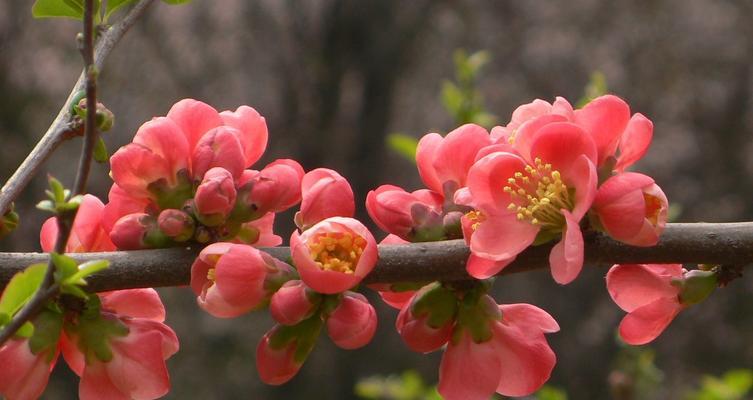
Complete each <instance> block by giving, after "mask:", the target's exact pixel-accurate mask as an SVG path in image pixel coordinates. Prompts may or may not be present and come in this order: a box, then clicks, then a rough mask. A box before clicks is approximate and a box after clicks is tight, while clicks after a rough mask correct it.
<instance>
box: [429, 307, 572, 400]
mask: <svg viewBox="0 0 753 400" xmlns="http://www.w3.org/2000/svg"><path fill="white" fill-rule="evenodd" d="M491 302H493V300H492V301H491ZM499 311H500V312H501V318H500V319H499V320H491V321H490V323H489V335H490V336H489V337H488V339H486V340H479V339H474V335H473V334H472V332H471V331H470V330H468V329H466V328H464V327H462V326H460V325H459V326H458V327H457V328H456V329H457V330H458V332H456V333H455V334H453V336H452V340H451V341H450V343H449V344H448V345H447V350H445V353H444V355H443V356H442V362H441V365H440V370H439V386H438V390H439V393H440V394H441V395H442V397H443V398H445V399H448V400H453V399H462V400H474V399H479V400H480V399H488V398H489V397H491V395H492V394H494V392H497V393H499V394H502V395H504V396H526V395H529V394H531V393H533V392H535V391H536V390H538V389H539V388H540V387H541V386H542V385H543V384H544V383H545V382H546V381H547V380H548V379H549V376H550V374H551V372H552V369H553V368H554V364H555V363H556V357H555V355H554V352H553V351H552V349H551V348H550V347H549V344H548V343H547V341H546V338H545V337H544V333H552V332H557V331H558V330H559V326H558V325H557V322H556V321H555V320H554V319H553V318H552V317H551V316H550V315H549V314H547V313H546V312H545V311H544V310H541V309H540V308H537V307H534V306H532V305H530V304H508V305H499Z"/></svg>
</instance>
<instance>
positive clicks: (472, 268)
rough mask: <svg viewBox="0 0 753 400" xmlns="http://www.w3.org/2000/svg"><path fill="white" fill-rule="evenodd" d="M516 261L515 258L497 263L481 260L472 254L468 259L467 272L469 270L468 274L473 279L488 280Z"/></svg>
mask: <svg viewBox="0 0 753 400" xmlns="http://www.w3.org/2000/svg"><path fill="white" fill-rule="evenodd" d="M514 260H515V257H512V258H508V259H504V260H499V261H495V260H489V259H486V258H481V257H479V256H477V255H475V254H472V253H471V255H470V256H469V257H468V261H467V262H466V264H465V268H466V270H468V274H470V275H471V276H472V277H474V278H476V279H487V278H491V277H492V276H494V275H497V274H498V273H499V272H500V271H502V270H503V269H504V268H505V267H506V266H508V265H509V264H510V263H511V262H513V261H514Z"/></svg>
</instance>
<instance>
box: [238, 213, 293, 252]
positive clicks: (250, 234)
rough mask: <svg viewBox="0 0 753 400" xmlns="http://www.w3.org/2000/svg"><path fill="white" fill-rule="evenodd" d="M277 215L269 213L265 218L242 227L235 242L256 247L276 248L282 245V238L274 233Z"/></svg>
mask: <svg viewBox="0 0 753 400" xmlns="http://www.w3.org/2000/svg"><path fill="white" fill-rule="evenodd" d="M274 222H275V213H273V212H269V213H266V214H264V216H263V217H261V218H258V219H255V220H253V221H249V222H246V223H244V224H242V225H241V228H240V230H239V231H238V233H237V234H236V236H235V238H233V240H232V241H233V242H235V243H242V244H252V245H254V246H255V247H275V246H279V245H281V244H282V238H281V237H280V236H278V235H275V233H274V232H273V228H274Z"/></svg>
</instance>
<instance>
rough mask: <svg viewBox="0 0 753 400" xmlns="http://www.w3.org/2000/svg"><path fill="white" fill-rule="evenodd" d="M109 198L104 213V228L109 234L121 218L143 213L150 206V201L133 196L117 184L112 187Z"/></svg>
mask: <svg viewBox="0 0 753 400" xmlns="http://www.w3.org/2000/svg"><path fill="white" fill-rule="evenodd" d="M107 198H108V202H107V204H105V208H104V211H103V212H102V228H103V229H104V230H105V232H108V233H109V232H110V231H111V230H112V227H113V226H114V225H115V223H116V222H118V220H119V219H120V218H122V217H124V216H126V215H128V214H133V213H143V212H144V210H145V209H146V206H147V204H149V199H147V198H145V197H134V196H131V194H130V193H129V192H126V191H125V190H123V189H122V188H121V187H120V186H118V185H117V184H115V183H113V184H112V187H110V193H109V194H108V195H107Z"/></svg>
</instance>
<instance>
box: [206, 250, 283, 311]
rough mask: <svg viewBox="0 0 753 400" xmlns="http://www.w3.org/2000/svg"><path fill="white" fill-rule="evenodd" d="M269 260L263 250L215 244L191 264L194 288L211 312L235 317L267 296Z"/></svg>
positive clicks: (249, 309) (255, 305) (250, 308)
mask: <svg viewBox="0 0 753 400" xmlns="http://www.w3.org/2000/svg"><path fill="white" fill-rule="evenodd" d="M267 269H268V266H267V263H266V262H265V260H264V259H263V258H262V255H261V254H260V253H259V250H257V249H255V248H253V247H251V246H247V245H243V244H234V243H212V244H210V245H209V246H207V247H205V248H204V249H203V250H202V251H201V253H199V257H198V258H197V259H196V261H194V263H193V266H192V267H191V288H192V289H193V291H194V293H195V294H196V295H197V296H198V297H197V298H196V301H197V302H198V304H199V306H200V307H201V308H202V309H204V310H205V311H207V312H208V313H210V314H212V315H214V316H215V317H220V318H232V317H237V316H239V315H241V314H244V313H246V312H248V311H251V310H252V309H254V308H255V307H257V306H259V305H261V304H262V302H263V301H265V300H266V298H267V294H268V293H267V291H266V290H265V287H264V282H265V278H266V276H267Z"/></svg>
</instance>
